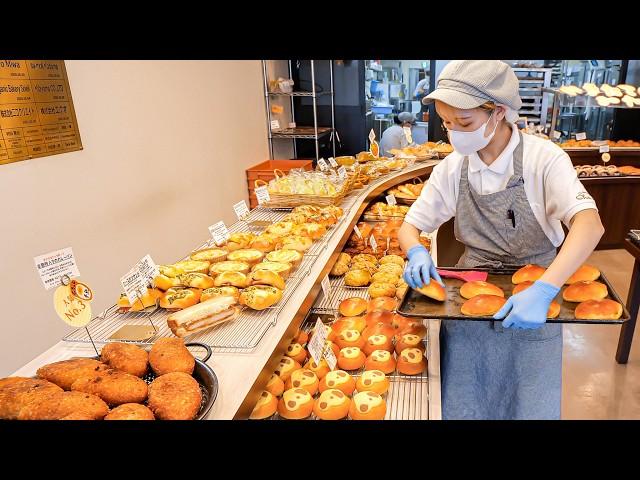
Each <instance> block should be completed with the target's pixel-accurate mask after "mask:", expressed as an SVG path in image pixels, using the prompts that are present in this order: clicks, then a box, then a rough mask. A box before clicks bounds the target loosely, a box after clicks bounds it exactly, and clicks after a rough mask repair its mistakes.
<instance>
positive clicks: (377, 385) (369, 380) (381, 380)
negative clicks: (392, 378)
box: [356, 370, 389, 395]
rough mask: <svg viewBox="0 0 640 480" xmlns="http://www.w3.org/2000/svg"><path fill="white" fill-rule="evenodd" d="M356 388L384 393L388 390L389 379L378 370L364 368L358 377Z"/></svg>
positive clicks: (359, 390) (360, 390) (361, 390)
mask: <svg viewBox="0 0 640 480" xmlns="http://www.w3.org/2000/svg"><path fill="white" fill-rule="evenodd" d="M356 390H358V392H375V393H377V394H378V395H384V394H385V393H387V390H389V379H388V378H387V376H386V375H385V374H384V373H382V372H381V371H380V370H366V371H364V372H362V375H360V378H358V381H357V382H356Z"/></svg>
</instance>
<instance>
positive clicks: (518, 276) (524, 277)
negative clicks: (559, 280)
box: [511, 264, 547, 285]
mask: <svg viewBox="0 0 640 480" xmlns="http://www.w3.org/2000/svg"><path fill="white" fill-rule="evenodd" d="M546 270H547V269H546V268H544V267H541V266H540V265H531V264H529V265H525V266H524V267H522V268H521V269H520V270H518V271H517V272H516V273H514V274H513V275H512V276H511V283H513V284H515V285H517V284H518V283H522V282H526V281H530V282H535V281H536V280H538V279H539V278H540V277H541V276H542V274H543V273H544V272H545V271H546Z"/></svg>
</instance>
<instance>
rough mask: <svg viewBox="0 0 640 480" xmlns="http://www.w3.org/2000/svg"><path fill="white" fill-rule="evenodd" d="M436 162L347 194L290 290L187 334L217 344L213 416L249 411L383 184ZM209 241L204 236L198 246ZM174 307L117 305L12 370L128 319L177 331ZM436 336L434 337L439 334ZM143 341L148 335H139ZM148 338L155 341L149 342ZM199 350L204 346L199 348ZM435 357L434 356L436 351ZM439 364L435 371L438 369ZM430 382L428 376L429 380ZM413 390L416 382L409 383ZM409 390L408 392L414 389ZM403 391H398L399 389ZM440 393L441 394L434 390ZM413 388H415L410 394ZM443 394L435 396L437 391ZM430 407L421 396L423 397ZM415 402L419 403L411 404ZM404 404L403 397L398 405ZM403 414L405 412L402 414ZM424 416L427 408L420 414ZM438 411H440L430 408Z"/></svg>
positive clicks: (257, 215) (434, 401) (29, 370)
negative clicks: (133, 309)
mask: <svg viewBox="0 0 640 480" xmlns="http://www.w3.org/2000/svg"><path fill="white" fill-rule="evenodd" d="M436 163H437V161H427V162H422V163H416V164H414V165H411V166H408V167H406V168H404V169H402V170H401V171H396V172H391V173H389V174H387V175H384V176H382V177H380V178H378V179H376V180H374V181H372V182H371V183H370V184H369V185H367V186H366V187H365V188H363V189H360V190H355V191H353V192H351V193H349V194H348V195H347V196H346V197H345V198H344V199H343V201H342V203H341V205H340V206H341V207H342V209H343V211H344V214H343V216H342V217H341V218H340V220H339V222H338V223H336V224H335V225H333V226H332V227H331V228H329V229H328V230H327V233H326V234H325V235H324V237H322V239H321V240H319V241H317V242H314V244H313V247H312V248H311V249H309V250H308V251H307V252H306V253H305V255H304V259H303V261H302V262H301V263H300V266H299V267H298V268H297V270H296V271H295V272H294V273H293V274H292V275H291V276H290V277H289V278H288V279H287V285H286V288H285V290H284V295H283V297H282V299H281V301H280V302H278V303H277V304H276V305H274V306H273V307H271V308H267V309H265V310H262V311H252V312H247V313H246V314H243V315H244V316H243V315H241V316H240V317H238V318H236V320H234V321H231V322H227V323H225V324H222V325H219V326H216V327H214V328H213V329H211V330H208V331H205V332H201V333H197V334H194V335H191V336H188V337H186V338H185V341H186V342H196V341H197V342H202V343H205V344H207V345H209V346H211V347H212V349H213V355H212V356H211V358H209V359H208V360H207V362H206V364H207V365H208V366H209V367H211V368H212V369H213V371H214V372H215V374H216V376H217V379H218V387H219V389H218V392H217V398H216V401H215V403H214V404H213V406H212V407H211V410H210V411H209V414H208V415H207V417H206V418H207V419H234V418H238V419H241V418H249V416H250V414H251V411H252V410H253V407H254V406H255V404H256V402H257V400H258V398H259V396H260V393H261V392H262V391H263V390H264V388H265V386H266V384H267V382H268V380H269V377H270V375H271V372H273V371H274V370H275V369H276V368H277V365H278V362H279V360H280V358H281V356H282V355H283V354H284V353H285V351H286V349H287V347H288V346H289V344H290V343H291V340H292V339H293V338H294V336H295V335H296V334H297V332H298V330H299V329H300V327H301V326H302V325H303V322H304V320H305V318H307V314H308V313H309V311H310V310H311V308H312V307H313V305H314V302H315V301H316V300H317V299H318V295H319V293H320V291H321V281H322V280H323V279H324V278H325V277H326V276H327V275H328V274H329V272H330V270H331V269H332V267H333V265H334V264H335V263H336V260H337V259H338V256H339V254H340V253H341V251H342V249H343V247H344V246H345V244H346V243H347V241H348V240H349V237H350V236H351V234H352V232H353V228H354V226H355V225H356V222H357V221H358V220H359V219H360V218H361V216H362V214H363V212H364V211H365V209H366V208H367V207H368V206H369V204H370V203H371V202H373V201H374V200H376V199H378V198H379V197H380V195H384V193H385V191H387V190H389V189H390V188H393V187H395V186H396V185H399V184H402V183H406V182H409V181H411V180H412V179H413V178H415V177H417V176H423V177H424V176H426V175H428V174H429V173H430V172H431V170H432V168H433V166H434V165H435V164H436ZM286 213H288V212H286V211H282V210H268V209H264V208H260V207H259V208H257V209H255V210H253V211H252V212H251V217H250V219H248V220H246V221H245V222H238V224H236V225H233V226H232V227H230V228H229V231H230V232H234V231H243V230H244V231H249V230H250V229H251V228H253V227H254V226H256V225H260V226H262V227H264V226H265V225H269V224H271V223H275V222H276V221H278V219H279V218H282V216H284V215H285V214H286ZM207 246H211V244H210V242H205V243H203V244H202V245H200V247H198V248H197V249H195V250H198V249H201V248H206V247H207ZM167 316H168V313H167V312H166V311H163V310H153V309H152V311H151V312H149V311H143V312H139V313H131V314H127V315H126V316H124V317H123V316H119V315H118V314H117V308H116V307H115V306H114V307H112V308H111V309H109V310H107V311H105V312H103V313H102V314H101V315H99V316H98V317H96V318H95V319H94V320H93V321H92V322H91V323H90V324H89V325H88V330H89V332H91V338H89V336H88V335H87V334H86V331H85V330H84V329H81V330H76V331H74V332H71V333H70V334H69V335H67V336H66V337H65V339H64V340H63V341H60V342H58V343H57V344H56V345H54V346H53V347H51V348H50V349H49V350H47V351H45V352H44V353H42V354H41V355H39V356H38V357H36V358H35V359H34V360H32V361H31V362H29V363H28V364H27V365H25V366H24V367H22V368H21V369H19V370H18V371H16V372H15V373H13V376H26V377H31V376H34V375H35V374H36V371H37V369H38V368H39V367H41V366H42V365H45V364H48V363H52V362H55V361H59V360H64V359H69V358H72V357H92V356H95V354H96V351H95V349H94V345H93V344H92V343H91V342H92V341H93V342H94V343H95V345H96V347H97V348H98V349H100V348H101V347H102V346H103V345H104V344H106V343H109V342H110V341H113V340H114V339H115V337H114V336H113V334H114V333H115V332H116V331H117V330H118V328H120V327H121V326H123V325H125V324H126V325H136V324H137V325H146V326H148V327H150V328H153V329H154V332H155V335H154V337H153V338H163V337H171V336H172V333H171V331H170V330H168V328H167ZM438 327H439V324H438V323H437V322H434V323H433V324H430V325H429V327H428V328H429V340H428V341H427V346H428V348H429V352H431V353H430V355H429V356H430V360H429V375H428V377H427V378H428V380H429V383H432V382H436V381H437V380H438V379H439V372H438V371H437V369H438V362H437V358H436V357H437V355H436V357H433V355H435V353H433V351H434V350H437V348H438V342H437V339H438V333H437V330H438ZM434 339H435V340H434ZM140 343H145V342H140ZM148 343H153V341H149V342H148ZM193 353H194V355H198V354H199V352H198V351H197V350H195V351H194V352H193ZM431 357H433V359H432V358H431ZM432 370H433V372H432ZM423 383H424V382H423ZM438 389H439V384H437V385H435V386H433V387H431V386H429V390H428V396H429V400H430V401H429V402H428V408H434V407H433V406H434V405H438V404H439V391H438ZM409 390H410V389H409ZM409 390H407V392H409ZM399 392H400V390H397V391H396V394H398V393H399ZM435 392H438V395H435ZM414 393H415V392H414V391H413V390H411V394H414ZM436 397H437V398H436ZM418 403H419V404H420V405H421V406H422V407H421V408H424V407H426V406H425V405H424V403H423V402H418ZM412 405H415V404H412ZM401 407H402V406H401V405H400V404H398V407H397V408H396V410H398V408H401ZM403 415H404V414H399V417H402V418H404V417H403ZM418 416H419V417H420V418H424V417H425V416H427V414H423V413H420V414H419V415H418ZM428 417H429V418H438V413H437V410H436V412H435V413H433V414H429V415H428Z"/></svg>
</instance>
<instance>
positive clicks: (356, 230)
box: [353, 225, 362, 238]
mask: <svg viewBox="0 0 640 480" xmlns="http://www.w3.org/2000/svg"><path fill="white" fill-rule="evenodd" d="M353 231H354V232H356V235H357V236H358V238H362V232H361V231H360V229H359V228H358V225H354V226H353Z"/></svg>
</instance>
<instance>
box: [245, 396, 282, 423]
mask: <svg viewBox="0 0 640 480" xmlns="http://www.w3.org/2000/svg"><path fill="white" fill-rule="evenodd" d="M277 410H278V399H277V398H276V397H275V396H274V395H273V394H272V393H271V392H269V391H267V390H264V391H263V392H262V393H261V394H260V398H259V400H258V402H257V403H256V406H255V407H253V411H252V412H251V415H250V416H249V419H251V420H262V419H265V418H269V417H270V416H271V415H273V414H274V413H276V411H277Z"/></svg>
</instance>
